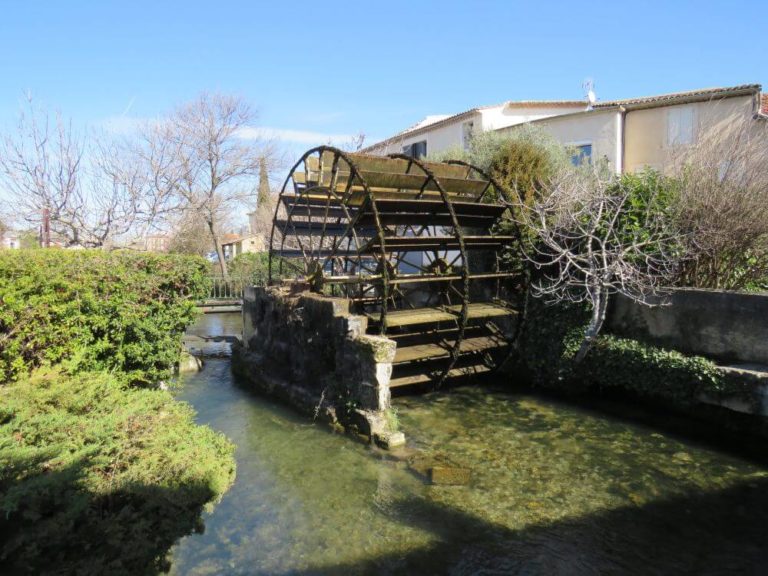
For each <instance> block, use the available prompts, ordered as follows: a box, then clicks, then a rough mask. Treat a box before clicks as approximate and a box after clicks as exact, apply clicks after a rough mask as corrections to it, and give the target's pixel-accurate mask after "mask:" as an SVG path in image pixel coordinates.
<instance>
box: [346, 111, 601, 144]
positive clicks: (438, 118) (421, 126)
mask: <svg viewBox="0 0 768 576" xmlns="http://www.w3.org/2000/svg"><path fill="white" fill-rule="evenodd" d="M586 105H587V102H586V101H585V100H517V101H515V100H507V101H506V102H502V103H501V104H490V105H488V106H477V107H475V108H470V109H469V110H465V111H464V112H459V113H458V114H453V115H434V116H427V117H426V118H425V119H424V120H422V121H420V122H417V123H416V124H413V125H412V126H409V127H408V128H406V129H405V130H402V131H400V132H398V133H397V134H395V135H394V136H390V137H389V138H386V139H385V140H380V141H379V142H376V143H374V144H371V145H370V146H366V147H365V148H364V149H363V150H361V152H366V151H370V150H372V149H374V148H378V147H380V146H386V145H387V144H389V143H390V142H395V141H397V140H399V139H400V138H403V137H405V135H406V134H407V135H408V136H413V135H415V134H420V133H422V132H426V131H427V128H429V129H432V128H438V127H440V126H445V125H448V124H453V123H454V122H457V121H459V120H463V119H464V118H469V117H470V116H473V115H475V114H477V113H479V112H481V111H483V110H490V109H491V108H500V107H507V108H571V107H573V106H586ZM430 119H435V120H433V121H430Z"/></svg>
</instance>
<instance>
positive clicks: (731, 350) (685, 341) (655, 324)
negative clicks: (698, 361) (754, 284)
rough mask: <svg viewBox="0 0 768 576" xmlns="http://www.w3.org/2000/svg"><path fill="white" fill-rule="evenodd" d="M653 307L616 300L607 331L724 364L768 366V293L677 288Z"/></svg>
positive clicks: (612, 307) (622, 298) (619, 297)
mask: <svg viewBox="0 0 768 576" xmlns="http://www.w3.org/2000/svg"><path fill="white" fill-rule="evenodd" d="M665 302H666V305H659V306H654V307H649V306H643V305H641V304H638V303H636V302H633V301H632V300H630V299H628V298H625V297H623V296H616V297H614V298H613V299H612V303H611V310H610V313H609V317H608V322H607V328H609V329H610V330H611V331H612V332H613V333H615V334H618V335H620V336H626V337H629V338H635V339H637V340H643V341H646V342H649V343H651V344H655V345H658V346H662V347H664V348H672V349H674V350H679V351H680V352H685V353H687V354H697V355H700V356H706V357H708V358H714V359H717V360H718V361H720V362H722V363H724V364H732V363H747V362H753V363H758V364H764V365H768V294H753V293H744V292H724V291H716V290H698V289H678V290H673V291H671V292H670V296H669V298H668V299H667V300H666V301H665V300H664V299H662V298H657V299H655V300H654V301H653V303H656V304H664V303H665Z"/></svg>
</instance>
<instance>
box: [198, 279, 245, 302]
mask: <svg viewBox="0 0 768 576" xmlns="http://www.w3.org/2000/svg"><path fill="white" fill-rule="evenodd" d="M210 281H211V289H210V291H209V293H208V300H242V299H243V294H244V293H245V287H246V286H248V285H249V284H250V283H251V282H249V281H247V280H246V279H244V278H238V277H232V276H230V277H229V278H224V277H223V276H211V277H210Z"/></svg>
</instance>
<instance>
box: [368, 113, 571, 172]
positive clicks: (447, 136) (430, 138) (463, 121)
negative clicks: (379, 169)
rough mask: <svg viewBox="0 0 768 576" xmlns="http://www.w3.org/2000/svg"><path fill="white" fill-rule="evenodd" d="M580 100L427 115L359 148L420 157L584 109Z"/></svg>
mask: <svg viewBox="0 0 768 576" xmlns="http://www.w3.org/2000/svg"><path fill="white" fill-rule="evenodd" d="M585 107H586V102H582V101H579V100H561V101H523V102H512V101H510V102H504V103H502V104H496V105H494V106H482V107H480V108H472V109H471V110H466V111H465V112H461V113H459V114H454V115H452V116H445V115H439V116H427V117H426V118H425V119H424V120H422V121H421V122H419V123H418V124H415V125H414V126H411V127H410V128H407V129H406V130H403V131H402V132H400V133H398V134H395V135H394V136H391V137H390V138H387V139H386V140H382V141H381V142H377V143H376V144H373V145H371V146H369V147H367V148H365V149H364V150H362V152H365V153H368V154H376V155H380V156H385V155H387V154H407V155H409V156H414V157H417V158H419V157H422V156H426V155H427V154H430V153H434V152H442V151H444V150H448V149H451V148H456V147H464V148H466V147H468V146H469V141H470V139H471V138H472V135H473V134H478V133H481V132H488V131H490V130H499V129H503V128H506V127H508V126H514V125H517V124H525V123H526V122H532V121H535V120H540V119H542V118H549V117H551V116H557V115H559V114H569V113H575V112H579V111H581V110H584V109H585Z"/></svg>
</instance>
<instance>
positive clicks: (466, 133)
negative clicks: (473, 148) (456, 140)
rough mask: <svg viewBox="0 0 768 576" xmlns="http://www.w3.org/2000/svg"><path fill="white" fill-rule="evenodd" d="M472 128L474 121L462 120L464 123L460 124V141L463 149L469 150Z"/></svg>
mask: <svg viewBox="0 0 768 576" xmlns="http://www.w3.org/2000/svg"><path fill="white" fill-rule="evenodd" d="M474 130H475V123H474V122H464V124H462V125H461V142H462V144H463V145H464V150H469V145H470V143H471V142H472V134H473V132H474Z"/></svg>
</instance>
